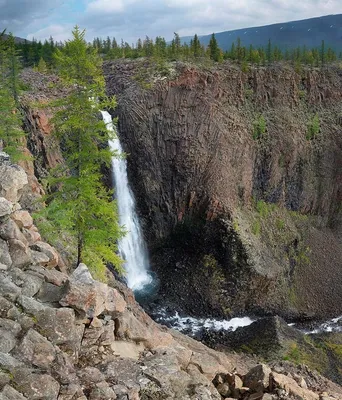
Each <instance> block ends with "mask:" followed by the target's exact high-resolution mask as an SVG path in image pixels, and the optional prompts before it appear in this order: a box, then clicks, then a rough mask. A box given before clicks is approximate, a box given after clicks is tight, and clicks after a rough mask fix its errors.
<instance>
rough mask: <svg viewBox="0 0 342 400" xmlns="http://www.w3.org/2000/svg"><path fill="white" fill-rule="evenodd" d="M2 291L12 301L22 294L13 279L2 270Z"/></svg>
mask: <svg viewBox="0 0 342 400" xmlns="http://www.w3.org/2000/svg"><path fill="white" fill-rule="evenodd" d="M0 293H1V295H2V296H3V297H5V298H6V299H8V300H10V301H15V300H16V299H17V297H18V296H19V295H20V294H21V289H20V288H19V287H18V286H17V285H15V284H14V283H13V282H12V280H11V279H10V278H9V277H8V276H5V275H2V274H1V272H0Z"/></svg>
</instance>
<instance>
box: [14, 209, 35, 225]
mask: <svg viewBox="0 0 342 400" xmlns="http://www.w3.org/2000/svg"><path fill="white" fill-rule="evenodd" d="M11 218H12V219H13V221H14V222H15V223H16V224H17V225H18V226H19V228H20V229H22V228H26V229H30V228H31V227H32V225H33V219H32V217H31V215H30V213H29V212H28V211H27V210H17V211H15V212H14V213H13V214H12V215H11Z"/></svg>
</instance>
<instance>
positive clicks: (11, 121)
mask: <svg viewBox="0 0 342 400" xmlns="http://www.w3.org/2000/svg"><path fill="white" fill-rule="evenodd" d="M3 36H4V32H3V33H2V34H1V35H0V142H1V145H0V148H1V149H2V150H3V151H5V152H6V153H8V154H9V155H10V156H11V159H12V161H15V162H16V161H19V160H21V159H23V158H24V153H23V144H24V141H25V133H24V131H23V130H22V128H21V123H22V117H21V114H20V110H19V101H18V96H19V83H18V70H19V61H18V57H17V52H16V49H15V41H14V37H13V36H12V35H9V36H8V37H7V38H6V39H4V37H3Z"/></svg>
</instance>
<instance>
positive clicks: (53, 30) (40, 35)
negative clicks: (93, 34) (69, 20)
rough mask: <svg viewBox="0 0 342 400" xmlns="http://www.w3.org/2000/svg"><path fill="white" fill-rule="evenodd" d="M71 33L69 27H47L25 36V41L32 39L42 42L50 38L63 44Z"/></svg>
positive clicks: (70, 27)
mask: <svg viewBox="0 0 342 400" xmlns="http://www.w3.org/2000/svg"><path fill="white" fill-rule="evenodd" d="M71 31H72V26H71V25H66V24H65V25H49V26H47V27H46V28H43V29H39V30H38V31H36V32H32V33H29V34H28V35H27V39H29V40H32V39H33V38H35V39H37V40H41V41H44V40H45V39H48V38H49V37H50V36H52V37H53V39H54V40H55V41H57V42H59V41H62V42H64V41H65V40H67V39H70V37H71V36H72V35H71Z"/></svg>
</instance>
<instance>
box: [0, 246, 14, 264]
mask: <svg viewBox="0 0 342 400" xmlns="http://www.w3.org/2000/svg"><path fill="white" fill-rule="evenodd" d="M0 264H3V265H6V266H7V267H10V266H11V265H12V259H11V256H10V253H9V248H8V245H7V242H6V241H5V240H3V239H0Z"/></svg>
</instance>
